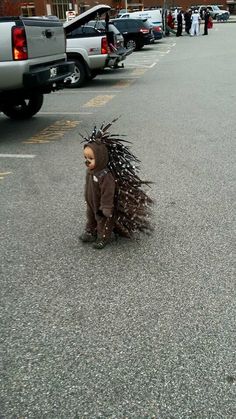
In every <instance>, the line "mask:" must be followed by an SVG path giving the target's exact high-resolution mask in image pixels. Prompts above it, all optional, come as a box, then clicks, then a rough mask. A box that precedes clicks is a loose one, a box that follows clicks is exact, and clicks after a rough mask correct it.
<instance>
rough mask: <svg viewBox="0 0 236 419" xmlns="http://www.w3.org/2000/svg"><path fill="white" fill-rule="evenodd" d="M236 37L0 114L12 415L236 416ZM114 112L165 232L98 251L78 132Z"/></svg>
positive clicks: (148, 52)
mask: <svg viewBox="0 0 236 419" xmlns="http://www.w3.org/2000/svg"><path fill="white" fill-rule="evenodd" d="M235 30H236V25H233V24H232V25H231V24H230V25H228V24H226V25H225V24H222V25H221V24H218V25H215V27H214V29H213V30H212V32H211V33H210V34H209V36H208V37H204V36H200V37H198V38H197V37H195V38H190V37H187V36H183V37H181V38H179V39H178V40H177V39H176V38H175V37H174V36H170V37H169V38H165V39H163V41H160V42H157V43H156V44H154V45H150V46H146V47H144V48H143V50H141V51H138V52H135V53H133V54H132V55H130V56H129V57H127V59H126V61H125V63H124V64H125V66H124V68H120V69H117V70H110V69H109V70H106V71H105V72H104V73H103V74H99V75H98V76H97V77H96V78H95V79H94V80H92V81H90V82H89V83H88V84H87V85H86V87H84V88H81V89H68V90H66V89H65V90H62V91H59V92H57V93H53V94H50V95H48V96H47V97H46V100H45V103H44V105H43V107H42V109H41V111H40V112H39V114H37V116H35V117H34V118H33V119H32V120H30V121H27V122H26V121H23V122H12V121H11V120H9V119H7V118H6V117H5V116H4V115H2V114H1V115H0V127H1V134H0V190H1V203H0V212H1V216H0V223H1V242H0V252H1V257H2V261H1V279H0V287H1V304H0V307H1V319H2V325H1V334H0V342H1V350H2V355H1V357H0V368H1V372H2V373H1V376H0V417H1V419H2V418H3V419H10V418H17V419H23V418H24V419H31V418H32V419H41V418H45V419H58V418H62V419H68V418H69V419H75V418H76V419H84V418H89V419H97V418H114V419H116V418H117V419H118V418H122V419H124V418H129V419H131V418H134V419H137V418H142V419H144V418H145V419H151V418H153V419H170V418H173V419H180V418H184V419H235V412H236V405H235V400H236V394H235V389H236V386H235V382H236V373H235V335H236V334H235V333H236V332H235V316H236V313H235V257H234V253H235V252H234V235H235V224H234V221H235V210H234V208H235V138H234V137H235V89H234V81H235V72H236V64H235V54H234V51H235ZM117 116H120V118H119V120H118V121H117V122H116V123H115V124H114V126H113V127H112V132H114V133H119V134H125V135H126V136H127V139H128V140H130V141H131V142H132V145H131V147H132V150H133V151H134V152H135V154H136V155H137V156H138V157H139V158H140V160H141V173H142V178H143V179H144V180H151V181H152V182H153V184H152V185H151V188H150V189H148V192H149V193H150V195H151V196H152V197H153V198H154V199H155V206H154V209H153V220H154V223H155V231H154V233H153V234H152V235H150V236H146V235H144V236H141V237H137V238H136V239H135V240H125V239H119V240H118V241H115V240H114V241H113V242H112V243H111V244H110V246H107V247H106V248H105V249H104V250H103V251H101V252H98V251H96V250H95V249H92V248H91V247H90V246H89V245H88V246H83V245H82V244H81V243H80V241H79V239H78V236H79V234H80V233H81V231H83V229H84V222H85V204H84V195H83V194H84V178H85V167H84V163H83V155H82V149H83V146H82V144H81V136H80V135H79V134H80V133H81V134H82V135H87V134H88V133H91V130H92V129H93V127H94V124H96V125H97V126H99V125H100V124H101V123H102V122H103V121H110V120H112V119H114V118H115V117H117Z"/></svg>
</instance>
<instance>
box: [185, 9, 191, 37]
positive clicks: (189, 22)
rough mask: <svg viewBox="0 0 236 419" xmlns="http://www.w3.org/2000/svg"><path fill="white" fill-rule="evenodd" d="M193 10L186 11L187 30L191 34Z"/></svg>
mask: <svg viewBox="0 0 236 419" xmlns="http://www.w3.org/2000/svg"><path fill="white" fill-rule="evenodd" d="M191 14H192V12H191V10H186V12H185V13H184V20H185V32H186V33H187V34H188V35H190V29H191V24H192V22H191Z"/></svg>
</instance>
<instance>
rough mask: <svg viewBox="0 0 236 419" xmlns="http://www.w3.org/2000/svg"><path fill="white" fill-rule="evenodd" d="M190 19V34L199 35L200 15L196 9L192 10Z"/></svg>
mask: <svg viewBox="0 0 236 419" xmlns="http://www.w3.org/2000/svg"><path fill="white" fill-rule="evenodd" d="M191 20H192V25H191V31H190V34H191V36H194V35H197V36H198V35H199V24H200V20H201V18H200V15H199V13H198V11H197V10H194V12H193V14H192V16H191Z"/></svg>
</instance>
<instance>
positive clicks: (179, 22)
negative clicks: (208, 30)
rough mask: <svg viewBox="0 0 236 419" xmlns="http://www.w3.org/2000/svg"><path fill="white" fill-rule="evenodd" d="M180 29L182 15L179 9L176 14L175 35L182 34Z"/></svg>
mask: <svg viewBox="0 0 236 419" xmlns="http://www.w3.org/2000/svg"><path fill="white" fill-rule="evenodd" d="M182 30H183V16H182V12H181V10H180V11H179V13H178V15H177V32H176V36H182Z"/></svg>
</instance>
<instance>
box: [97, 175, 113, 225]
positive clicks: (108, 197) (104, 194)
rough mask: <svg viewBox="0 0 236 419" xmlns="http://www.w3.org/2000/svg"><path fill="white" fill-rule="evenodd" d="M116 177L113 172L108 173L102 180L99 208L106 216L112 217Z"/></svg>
mask: <svg viewBox="0 0 236 419" xmlns="http://www.w3.org/2000/svg"><path fill="white" fill-rule="evenodd" d="M115 187H116V184H115V179H114V178H113V176H112V174H111V173H110V172H109V173H107V174H106V175H105V176H104V177H103V178H102V181H101V202H100V207H99V210H101V211H102V213H103V215H104V216H105V217H107V218H108V217H112V215H113V209H114V197H115Z"/></svg>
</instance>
